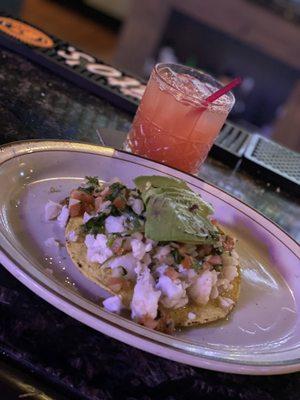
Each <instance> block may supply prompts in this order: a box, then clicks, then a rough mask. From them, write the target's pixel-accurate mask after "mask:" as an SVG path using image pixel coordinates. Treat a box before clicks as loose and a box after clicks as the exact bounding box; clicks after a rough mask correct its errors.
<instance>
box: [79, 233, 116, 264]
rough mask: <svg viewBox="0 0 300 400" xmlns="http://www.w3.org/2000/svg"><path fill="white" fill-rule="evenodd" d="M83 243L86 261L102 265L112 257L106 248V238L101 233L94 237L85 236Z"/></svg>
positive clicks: (111, 253) (109, 250)
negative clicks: (85, 249)
mask: <svg viewBox="0 0 300 400" xmlns="http://www.w3.org/2000/svg"><path fill="white" fill-rule="evenodd" d="M84 243H85V245H86V247H87V259H88V261H91V262H98V263H99V264H102V263H104V262H105V261H106V260H107V259H109V258H110V257H111V256H112V255H113V252H112V251H111V249H110V248H109V247H108V246H107V237H106V236H105V235H103V234H101V233H98V235H97V236H96V237H95V236H94V235H90V234H88V235H86V237H85V241H84Z"/></svg>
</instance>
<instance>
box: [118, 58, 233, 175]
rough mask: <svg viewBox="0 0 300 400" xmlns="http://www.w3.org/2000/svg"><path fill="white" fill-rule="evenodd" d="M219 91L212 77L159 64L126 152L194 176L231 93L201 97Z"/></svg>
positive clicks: (229, 103) (227, 108) (227, 107)
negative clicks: (209, 98) (210, 101)
mask: <svg viewBox="0 0 300 400" xmlns="http://www.w3.org/2000/svg"><path fill="white" fill-rule="evenodd" d="M221 87H222V84H221V83H220V82H218V81H217V80H215V79H214V78H213V77H211V76H210V75H208V74H206V73H203V72H200V71H199V70H196V69H194V68H190V67H186V66H183V65H179V64H157V65H156V66H155V67H154V69H153V71H152V73H151V76H150V79H149V81H148V84H147V87H146V90H145V93H144V95H143V98H142V100H141V103H140V105H139V108H138V110H137V113H136V115H135V118H134V121H133V124H132V128H131V130H130V132H129V134H128V137H127V139H126V142H125V149H126V150H128V151H131V152H133V153H135V154H139V155H142V156H145V157H147V158H149V159H152V160H155V161H160V162H162V163H164V164H167V165H170V166H172V167H175V168H178V169H181V170H183V171H186V172H189V173H197V172H198V170H199V167H200V166H201V164H202V163H203V162H204V160H205V159H206V157H207V154H208V152H209V150H210V148H211V147H212V145H213V142H214V140H215V139H216V137H217V135H218V134H219V132H220V130H221V128H222V126H223V124H224V122H225V120H226V118H227V115H228V113H229V112H230V110H231V109H232V107H233V105H234V101H235V99H234V96H233V94H232V93H231V92H228V93H226V94H225V95H223V96H221V97H220V98H219V99H217V100H216V101H215V102H213V103H208V102H207V101H206V100H205V99H206V98H207V97H208V96H209V95H210V94H212V93H214V92H216V91H217V90H218V89H220V88H221Z"/></svg>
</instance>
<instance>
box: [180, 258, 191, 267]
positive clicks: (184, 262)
mask: <svg viewBox="0 0 300 400" xmlns="http://www.w3.org/2000/svg"><path fill="white" fill-rule="evenodd" d="M192 264H193V259H192V257H191V256H188V255H185V257H184V259H183V260H182V261H181V265H182V266H183V268H185V269H190V268H191V266H192Z"/></svg>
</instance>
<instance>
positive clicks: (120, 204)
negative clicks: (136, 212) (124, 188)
mask: <svg viewBox="0 0 300 400" xmlns="http://www.w3.org/2000/svg"><path fill="white" fill-rule="evenodd" d="M113 205H114V206H115V207H117V209H119V210H124V208H125V206H126V202H125V200H124V199H122V197H116V198H115V199H114V201H113Z"/></svg>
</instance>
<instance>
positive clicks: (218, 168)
mask: <svg viewBox="0 0 300 400" xmlns="http://www.w3.org/2000/svg"><path fill="white" fill-rule="evenodd" d="M0 87H1V90H0V138H1V143H7V142H10V141H15V140H21V139H31V138H52V139H73V140H81V141H88V142H93V143H99V139H98V134H97V132H98V131H99V130H100V132H101V130H102V129H103V128H108V129H110V130H113V131H116V130H121V131H127V130H128V129H129V127H130V123H131V119H132V117H131V116H130V115H128V114H126V113H125V112H123V111H120V110H118V109H116V108H115V107H113V106H112V105H110V104H108V103H107V102H106V101H105V100H104V99H100V98H97V97H95V96H93V95H91V94H89V93H87V92H85V91H84V90H81V89H79V88H77V87H76V86H74V85H72V84H70V83H68V82H66V81H64V80H62V79H60V78H59V77H56V76H54V75H53V74H52V73H49V72H48V71H47V70H45V69H43V68H41V67H38V66H36V65H34V64H32V63H31V62H29V61H27V60H25V59H23V58H22V57H20V56H17V55H15V54H13V53H10V52H7V51H5V50H3V49H1V48H0ZM115 135H116V134H115ZM105 143H106V144H108V145H114V144H115V145H116V144H117V143H118V138H116V137H114V135H113V134H112V135H111V136H110V137H105ZM201 176H202V177H204V178H205V179H206V180H208V181H210V182H212V183H214V184H216V185H218V186H220V187H222V188H223V189H224V190H226V191H228V192H229V193H231V194H233V195H234V196H236V197H238V198H240V199H242V200H243V201H245V202H246V203H248V204H250V205H252V206H253V207H255V208H256V209H258V210H260V211H261V212H262V213H264V214H265V215H266V216H267V217H269V218H271V219H272V220H273V221H275V222H277V223H278V224H279V225H280V226H281V227H282V228H283V229H285V230H286V231H287V232H289V233H290V235H291V236H293V237H294V238H295V239H296V240H298V241H299V240H300V206H299V203H298V202H297V199H296V198H293V197H292V196H291V195H290V194H287V193H285V192H284V191H283V190H282V188H276V187H273V186H271V185H269V184H267V183H264V182H259V181H255V180H254V179H252V178H251V177H250V176H249V175H247V174H245V173H243V172H242V171H239V169H235V170H232V169H230V168H229V167H226V166H225V165H223V164H222V163H219V162H216V161H214V160H212V159H208V160H207V162H206V163H205V165H204V166H203V168H202V170H201ZM0 349H1V354H2V356H3V357H4V356H5V358H6V359H11V360H15V361H16V362H17V363H18V364H19V365H22V366H23V367H24V368H27V369H28V370H30V371H31V372H33V373H34V374H35V376H37V377H39V378H41V377H43V379H44V380H46V381H48V382H49V384H50V383H51V382H52V384H53V383H55V384H56V385H60V386H58V387H59V388H60V389H61V390H64V392H65V393H67V397H66V398H68V399H72V398H82V399H105V400H106V399H107V400H108V399H143V400H146V399H147V400H148V399H166V400H167V399H168V400H171V399H176V400H177V399H186V398H193V399H200V398H202V399H215V398H218V399H220V400H222V399H224V400H225V399H232V400H233V399H234V400H236V399H241V400H242V399H244V400H252V399H253V400H260V399H261V400H275V399H283V398H284V399H289V400H296V399H297V400H298V399H299V393H300V374H299V373H296V374H291V375H283V376H278V377H271V376H262V377H255V376H252V377H250V376H239V375H233V374H223V373H217V372H211V371H206V370H202V369H197V368H193V367H189V366H184V365H181V364H178V363H175V362H172V361H169V360H165V359H162V358H159V357H156V356H152V355H150V354H147V353H144V352H142V351H140V350H137V349H134V348H132V347H129V346H127V345H125V344H122V343H119V342H117V341H115V340H113V339H110V338H109V337H106V336H104V335H102V334H100V333H97V332H95V331H93V330H91V329H90V328H88V327H86V326H84V325H82V324H81V323H79V322H77V321H75V320H73V319H72V318H70V317H67V316H66V315H65V314H63V313H62V312H60V311H58V310H57V309H55V308H53V307H52V306H50V305H49V304H47V303H46V302H44V301H43V300H41V299H40V298H38V297H37V296H36V295H34V294H32V293H31V292H30V291H29V290H28V289H26V288H25V287H24V286H22V285H21V284H20V283H19V282H18V281H16V279H15V278H13V277H12V276H10V275H9V273H7V272H6V271H5V270H4V268H3V267H1V269H0ZM0 397H1V396H0Z"/></svg>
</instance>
